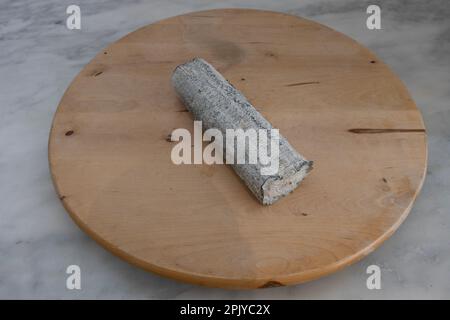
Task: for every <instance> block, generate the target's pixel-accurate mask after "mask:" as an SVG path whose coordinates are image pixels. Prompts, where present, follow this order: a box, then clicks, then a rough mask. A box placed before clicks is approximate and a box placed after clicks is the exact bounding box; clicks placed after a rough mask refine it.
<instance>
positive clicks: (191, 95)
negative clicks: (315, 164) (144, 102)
mask: <svg viewBox="0 0 450 320" xmlns="http://www.w3.org/2000/svg"><path fill="white" fill-rule="evenodd" d="M172 85H173V87H174V88H175V91H176V92H177V94H178V95H179V97H180V98H181V100H182V101H183V102H184V105H185V106H186V108H187V109H188V110H189V111H190V112H191V113H192V114H193V117H194V120H201V121H202V125H203V128H204V129H210V128H216V129H219V130H220V131H221V132H222V134H223V135H224V136H225V133H226V130H227V129H243V130H247V129H249V128H252V129H255V130H258V129H266V130H269V129H272V128H273V127H272V125H271V124H270V123H269V122H268V121H267V120H266V119H265V118H264V117H263V116H262V115H261V114H260V113H259V112H258V111H257V110H256V109H255V108H254V107H253V106H252V104H251V103H250V102H249V101H248V100H247V99H246V98H245V97H244V95H243V94H242V93H240V92H239V91H238V90H237V89H236V88H234V87H233V86H232V85H231V84H230V83H229V82H228V81H227V80H226V79H225V78H224V77H223V76H222V75H221V74H220V73H219V72H218V71H217V70H216V69H215V68H214V67H213V66H211V65H210V64H209V63H207V62H206V61H205V60H203V59H200V58H195V59H193V60H191V61H189V62H187V63H185V64H182V65H179V66H178V67H177V68H176V69H175V70H174V72H173V74H172ZM224 147H225V143H224ZM224 154H225V153H224ZM232 167H233V169H234V170H235V172H236V173H237V174H238V176H239V177H240V178H241V179H242V180H243V181H244V182H245V184H246V185H247V187H248V188H249V189H250V190H251V191H252V193H253V194H254V195H255V196H256V198H258V200H259V201H260V202H261V203H262V204H264V205H269V204H272V203H274V202H275V201H277V200H278V199H280V198H281V197H283V196H285V195H287V194H289V193H290V192H292V191H293V190H294V189H295V188H296V187H297V186H298V185H299V184H300V182H301V181H302V180H303V178H304V177H305V176H306V175H307V174H308V172H309V171H310V170H311V169H312V161H308V160H306V159H305V158H304V157H303V156H302V155H301V154H299V153H298V152H297V151H296V150H295V149H294V148H293V147H292V146H291V145H290V144H289V142H288V141H287V140H286V139H285V138H284V137H283V136H282V135H281V134H280V135H279V170H278V173H277V174H274V175H262V174H261V168H262V165H261V164H260V163H257V164H232Z"/></svg>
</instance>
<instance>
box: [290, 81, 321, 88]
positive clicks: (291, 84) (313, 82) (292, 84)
mask: <svg viewBox="0 0 450 320" xmlns="http://www.w3.org/2000/svg"><path fill="white" fill-rule="evenodd" d="M319 83H320V82H319V81H308V82H296V83H290V84H287V85H285V87H296V86H304V85H307V84H319Z"/></svg>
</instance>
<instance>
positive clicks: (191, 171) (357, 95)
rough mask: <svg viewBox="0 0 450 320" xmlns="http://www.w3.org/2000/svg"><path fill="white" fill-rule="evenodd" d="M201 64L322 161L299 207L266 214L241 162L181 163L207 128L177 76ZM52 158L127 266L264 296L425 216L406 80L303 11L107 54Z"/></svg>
mask: <svg viewBox="0 0 450 320" xmlns="http://www.w3.org/2000/svg"><path fill="white" fill-rule="evenodd" d="M193 57H202V58H204V59H206V60H207V61H209V62H210V63H211V64H213V65H214V66H215V67H216V68H217V69H218V70H219V71H220V72H221V73H222V74H224V75H225V77H226V78H227V79H228V80H229V81H230V82H231V83H232V84H234V86H235V87H237V88H238V89H239V90H241V91H242V92H243V93H244V94H245V95H246V97H247V98H248V99H249V100H250V101H251V102H252V103H253V105H255V107H256V108H257V109H258V110H259V111H260V112H261V113H262V114H263V116H265V117H266V118H267V119H268V120H269V121H270V122H271V123H272V124H273V125H274V127H276V128H279V129H280V132H281V133H282V134H283V135H284V136H285V137H286V138H287V139H288V141H289V142H290V143H291V144H292V145H293V146H294V147H295V148H296V149H297V150H298V151H300V152H301V153H302V154H304V155H305V157H307V158H308V159H311V160H314V170H313V171H312V172H311V173H310V175H309V176H308V177H307V178H306V180H305V181H304V182H303V183H302V184H301V186H300V187H299V188H298V189H296V190H295V191H294V192H293V193H292V194H290V195H289V196H288V197H286V198H284V199H282V200H280V201H279V202H277V203H276V204H274V205H272V206H262V205H261V204H260V203H259V202H258V201H257V200H256V199H255V197H254V196H252V194H250V192H249V191H248V190H247V188H246V187H245V186H244V184H243V183H242V182H241V181H240V179H239V178H238V177H237V175H236V174H235V173H234V171H233V170H232V169H231V168H230V167H228V166H225V165H214V166H208V165H180V166H176V165H174V164H173V163H172V161H171V158H170V153H171V150H172V147H173V146H174V145H175V143H174V142H170V141H167V140H166V139H167V136H168V135H169V134H170V133H171V132H172V130H173V129H176V128H187V129H189V130H192V127H193V120H192V117H191V114H190V113H188V112H185V108H184V106H183V105H182V104H181V103H180V101H179V100H178V99H177V97H176V95H175V92H174V90H173V89H172V87H171V85H170V76H171V73H172V70H173V69H174V68H175V66H177V65H178V64H180V63H183V62H185V61H187V60H189V59H191V58H193ZM191 132H192V131H191ZM49 161H50V168H51V172H52V176H53V181H54V184H55V186H56V190H57V192H58V194H59V196H60V199H61V200H62V203H63V204H64V206H65V208H66V209H67V211H68V212H69V213H70V215H71V217H72V218H73V219H74V220H75V222H76V223H77V224H78V225H79V226H80V227H81V228H82V229H83V230H84V231H85V232H87V233H88V234H89V235H90V236H91V237H93V238H94V239H95V240H96V241H98V242H99V243H100V244H102V245H103V246H104V247H105V248H106V249H108V250H110V251H111V252H113V253H114V254H116V255H118V256H119V257H121V258H123V259H125V260H127V261H129V262H131V263H133V264H135V265H137V266H139V267H142V268H144V269H146V270H149V271H152V272H155V273H158V274H161V275H164V276H168V277H172V278H175V279H179V280H182V281H188V282H192V283H197V284H202V285H208V286H217V287H233V288H262V287H270V286H282V285H289V284H295V283H300V282H304V281H308V280H311V279H315V278H318V277H321V276H324V275H327V274H329V273H332V272H335V271H337V270H338V269H341V268H343V267H345V266H347V265H349V264H351V263H353V262H355V261H357V260H358V259H361V258H363V257H364V256H366V255H367V254H369V253H370V252H371V251H373V250H374V249H375V248H377V247H378V246H379V245H380V244H381V243H382V242H383V241H384V240H386V239H387V238H388V237H389V236H390V235H391V234H392V233H393V232H394V231H395V230H396V229H397V228H398V227H399V225H400V224H401V222H402V221H403V220H404V219H405V218H406V216H407V215H408V212H409V211H410V209H411V206H412V203H413V201H414V199H415V198H416V196H417V194H418V192H419V190H420V188H421V186H422V183H423V180H424V176H425V171H426V163H427V147H426V133H425V128H424V124H423V121H422V117H421V115H420V112H419V111H418V109H417V107H416V106H415V104H414V102H413V100H412V99H411V97H410V95H409V94H408V92H407V90H406V88H405V86H404V85H403V84H402V82H401V81H400V80H399V79H398V77H397V76H396V75H395V74H394V73H393V72H392V71H391V70H390V69H389V68H388V66H386V65H385V64H384V63H383V62H382V61H380V60H379V59H378V58H377V57H376V56H375V55H374V54H373V53H371V52H370V51H369V50H367V49H366V48H364V47H363V46H361V45H360V44H358V43H357V42H355V41H354V40H352V39H350V38H348V37H346V36H345V35H343V34H341V33H339V32H336V31H334V30H332V29H330V28H328V27H325V26H323V25H320V24H317V23H315V22H312V21H309V20H305V19H301V18H298V17H295V16H290V15H287V14H282V13H276V12H269V11H258V10H242V9H223V10H211V11H202V12H194V13H190V14H186V15H181V16H177V17H173V18H169V19H166V20H163V21H160V22H157V23H155V24H151V25H149V26H146V27H143V28H141V29H139V30H137V31H135V32H133V33H131V34H129V35H127V36H126V37H124V38H122V39H120V40H119V41H117V42H115V43H113V44H112V45H110V46H109V47H107V48H106V49H104V50H103V51H101V52H99V53H98V55H97V56H96V57H95V58H94V59H93V60H92V61H91V62H90V63H89V64H88V65H87V66H86V67H85V68H84V69H83V70H82V71H81V72H80V74H79V75H78V76H77V77H76V78H75V80H74V81H73V82H72V84H71V85H70V87H69V88H68V89H67V92H66V93H65V94H64V97H63V98H62V100H61V103H60V104H59V107H58V110H57V112H56V115H55V118H54V121H53V125H52V130H51V134H50V142H49Z"/></svg>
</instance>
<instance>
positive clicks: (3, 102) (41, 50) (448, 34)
mask: <svg viewBox="0 0 450 320" xmlns="http://www.w3.org/2000/svg"><path fill="white" fill-rule="evenodd" d="M69 4H72V2H71V1H67V0H63V1H57V0H43V1H31V0H16V1H1V2H0V75H1V78H0V150H1V152H0V197H1V202H0V298H64V299H72V298H160V299H168V298H170V299H177V298H194V299H196V298H207V299H215V298H232V299H234V298H248V299H253V298H255V299H256V298H263V299H270V298H274V299H280V298H292V299H311V298H325V299H333V298H344V299H345V298H350V299H368V298H375V299H378V298H425V299H428V298H450V216H449V215H450V105H449V104H450V103H449V99H450V89H449V82H450V72H449V71H450V3H449V2H448V1H446V0H430V1H420V0H411V1H406V0H405V1H401V0H396V1H356V0H338V1H336V0H335V1H331V0H328V1H323V0H322V1H313V0H310V1H301V0H295V1H291V0H287V1H275V0H274V1H268V0H262V1H256V0H247V1H231V0H225V1H220V2H213V1H210V2H206V1H200V0H198V1H196V0H187V1H182V0H177V1H140V0H133V1H126V2H125V1H118V0H114V1H106V0H95V1H87V0H82V1H77V3H76V4H78V5H80V6H81V10H82V30H81V31H70V30H67V29H66V27H65V19H66V17H67V15H66V13H65V10H66V7H67V6H68V5H69ZM368 4H378V5H380V6H381V8H382V30H380V31H370V30H367V29H366V27H365V19H366V14H365V9H366V8H367V6H368ZM224 7H246V8H259V9H267V10H275V11H281V12H288V13H292V14H296V15H300V16H303V17H307V18H310V19H313V20H315V21H317V22H320V23H323V24H325V25H327V26H329V27H331V28H334V29H336V30H338V31H341V32H343V33H345V34H347V35H349V36H350V37H353V38H354V39H356V40H357V41H359V42H360V43H362V44H364V45H366V46H367V47H369V48H370V49H371V50H373V51H374V52H375V53H376V54H377V55H378V56H379V57H380V58H381V59H383V60H384V61H385V62H386V63H387V64H389V65H390V66H391V68H392V69H393V70H394V71H395V72H396V73H397V74H398V75H399V76H400V78H401V79H402V80H403V81H404V82H405V83H406V85H407V87H408V88H409V90H410V92H411V94H412V96H413V98H414V100H415V101H416V103H417V105H418V106H419V107H420V109H421V111H422V114H423V117H424V120H425V124H426V127H427V130H428V144H429V167H428V175H427V179H426V181H425V185H424V187H423V189H422V192H421V194H420V196H419V197H418V199H417V202H416V203H415V205H414V207H413V209H412V211H411V213H410V216H409V217H408V219H406V221H405V222H404V223H403V225H402V226H401V227H400V228H399V230H398V231H397V232H396V233H395V234H394V235H393V236H392V237H391V238H390V239H389V240H388V241H387V242H385V244H384V245H383V246H382V247H381V248H379V249H378V250H376V251H375V252H374V253H372V254H371V255H370V256H368V257H367V258H366V259H364V260H362V261H361V262H359V263H356V264H354V265H352V266H351V267H349V268H346V269H344V270H343V271H340V272H338V273H335V274H333V275H330V276H328V277H325V278H322V279H320V280H317V281H313V282H310V283H306V284H303V285H298V286H291V287H282V288H273V289H265V290H254V291H231V290H222V289H209V288H203V287H198V286H193V285H189V284H184V283H179V282H175V281H173V280H170V279H165V278H161V277H158V276H156V275H153V274H150V273H147V272H145V271H142V270H140V269H138V268H135V267H133V266H131V265H129V264H128V263H126V262H123V261H122V260H120V259H119V258H116V257H115V256H113V255H112V254H110V253H109V252H107V251H105V250H104V249H103V248H101V247H100V246H99V245H97V244H96V243H95V242H94V241H93V240H91V239H90V238H89V237H88V236H87V235H85V234H84V233H83V232H82V231H81V230H79V229H78V228H77V227H76V226H75V224H74V223H73V222H72V220H71V219H70V218H69V216H68V215H67V214H66V213H65V211H64V209H63V207H62V206H61V204H60V202H59V200H58V198H57V196H56V194H55V192H54V189H53V186H52V183H51V180H50V175H49V170H48V160H47V141H48V133H49V128H50V124H51V121H52V117H53V113H54V112H55V110H56V107H57V104H58V102H59V100H60V98H61V97H62V95H63V93H64V90H65V89H66V88H67V86H68V85H69V84H70V81H71V80H72V79H73V77H74V76H75V75H76V74H77V73H78V72H79V71H80V70H81V69H82V68H83V66H84V65H85V64H86V63H87V62H88V61H89V60H90V59H92V58H93V57H94V55H95V54H96V53H97V52H98V51H99V50H101V49H102V48H103V47H105V46H107V45H108V44H109V43H111V42H113V41H115V40H117V39H119V38H120V37H122V36H124V35H125V34H127V33H129V32H131V31H133V30H135V29H137V28H138V27H141V26H144V25H146V24H149V23H152V22H154V21H157V20H160V19H163V18H166V17H169V16H173V15H177V14H181V13H185V12H189V11H196V10H204V9H211V8H224ZM70 264H78V265H80V267H81V269H82V290H79V291H78V290H73V291H69V290H67V289H66V287H65V281H66V276H67V275H66V274H65V269H66V267H67V266H68V265H70ZM370 264H377V265H379V266H380V267H381V269H382V289H381V290H368V289H367V288H366V285H365V283H366V277H367V275H366V273H365V270H366V267H367V266H368V265H370Z"/></svg>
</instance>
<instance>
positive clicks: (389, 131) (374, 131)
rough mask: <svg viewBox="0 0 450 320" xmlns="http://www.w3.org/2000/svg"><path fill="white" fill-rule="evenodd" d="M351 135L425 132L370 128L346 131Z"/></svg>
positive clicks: (423, 130)
mask: <svg viewBox="0 0 450 320" xmlns="http://www.w3.org/2000/svg"><path fill="white" fill-rule="evenodd" d="M348 131H349V132H351V133H367V134H372V133H395V132H405V133H406V132H425V129H370V128H354V129H349V130H348Z"/></svg>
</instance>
